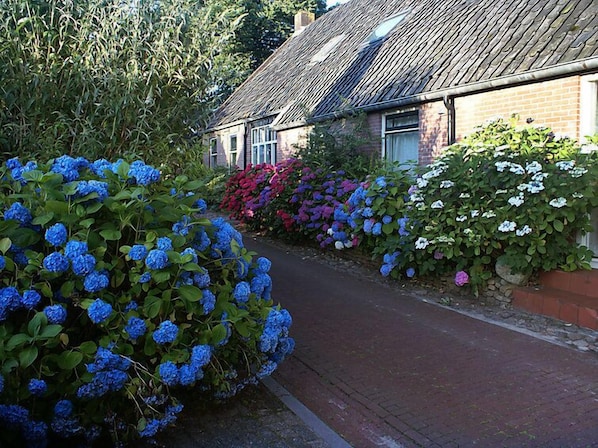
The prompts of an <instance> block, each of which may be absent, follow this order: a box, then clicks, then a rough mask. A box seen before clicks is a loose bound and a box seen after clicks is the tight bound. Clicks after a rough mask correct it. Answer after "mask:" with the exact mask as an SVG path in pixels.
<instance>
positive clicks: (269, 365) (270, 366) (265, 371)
mask: <svg viewBox="0 0 598 448" xmlns="http://www.w3.org/2000/svg"><path fill="white" fill-rule="evenodd" d="M277 367H278V364H276V363H275V362H274V361H266V362H265V363H264V364H262V366H261V367H260V370H258V372H257V373H256V376H257V378H258V379H260V380H261V379H263V378H265V377H267V376H270V375H272V374H273V373H274V371H275V370H276V368H277Z"/></svg>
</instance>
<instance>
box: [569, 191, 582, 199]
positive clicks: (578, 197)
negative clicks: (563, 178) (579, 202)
mask: <svg viewBox="0 0 598 448" xmlns="http://www.w3.org/2000/svg"><path fill="white" fill-rule="evenodd" d="M571 196H573V197H574V198H575V199H581V198H583V194H581V193H578V192H577V191H576V192H575V193H573V194H572V195H571Z"/></svg>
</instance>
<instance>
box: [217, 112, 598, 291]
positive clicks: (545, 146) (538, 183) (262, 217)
mask: <svg viewBox="0 0 598 448" xmlns="http://www.w3.org/2000/svg"><path fill="white" fill-rule="evenodd" d="M516 120H517V117H513V119H512V120H510V121H508V120H502V119H501V120H497V121H494V122H491V123H489V124H487V125H485V126H483V127H480V128H479V129H478V130H476V131H475V132H474V133H472V134H471V135H470V136H468V137H467V138H465V139H463V141H461V142H459V143H456V144H455V145H453V146H451V147H449V148H448V149H447V150H446V151H445V152H444V153H443V155H442V156H441V157H440V158H438V160H436V161H435V162H434V163H432V164H431V165H429V166H427V167H424V168H421V169H420V170H419V175H418V176H417V177H416V178H414V177H412V171H405V170H399V169H397V168H396V167H386V168H379V169H378V170H377V171H376V172H374V173H372V174H370V175H369V176H367V177H366V178H365V180H363V181H362V182H360V183H357V182H356V181H354V180H351V179H347V178H346V176H345V177H343V174H344V173H343V172H342V171H341V172H334V171H329V172H326V171H325V170H322V169H319V168H313V167H310V166H309V164H307V162H305V161H302V162H303V165H302V166H301V170H299V169H297V170H296V176H295V177H294V178H293V182H290V183H288V185H287V189H286V190H282V191H278V192H274V191H273V190H272V189H271V188H270V175H267V174H266V173H275V172H276V171H277V170H278V168H277V167H272V166H258V167H250V168H248V170H246V171H245V172H242V173H239V174H238V175H237V176H238V177H236V178H232V179H231V180H230V183H229V184H228V186H227V192H228V195H229V196H228V198H229V200H228V201H227V200H225V201H224V202H223V204H222V206H223V208H225V209H229V210H234V214H235V216H236V217H238V218H242V219H243V220H244V221H246V222H249V223H250V224H251V225H252V226H254V227H256V228H263V229H272V228H275V226H274V225H273V224H272V222H273V221H274V220H275V219H278V218H279V217H280V216H281V213H283V212H281V210H283V209H284V210H283V211H284V216H285V219H286V221H285V222H286V223H287V225H288V227H287V230H290V229H293V235H295V236H297V235H301V236H302V237H303V238H307V239H308V240H309V241H314V239H315V240H317V241H318V242H320V243H323V244H321V245H322V246H323V247H325V246H327V245H329V244H333V243H334V245H335V247H336V248H338V249H343V248H349V247H353V246H356V245H360V247H361V249H362V250H365V251H367V252H368V253H371V254H372V255H373V256H374V257H378V258H381V259H382V260H381V261H382V265H381V268H380V271H381V273H382V275H385V276H388V275H390V276H395V277H414V276H415V275H445V274H447V273H452V274H455V273H456V283H458V284H459V285H460V286H462V285H464V284H467V283H470V284H471V286H472V287H473V289H474V291H475V292H477V290H478V288H479V287H481V286H483V285H484V284H485V282H486V280H488V279H489V278H490V277H491V276H492V275H493V273H494V266H495V264H496V262H497V260H499V259H501V261H503V262H504V263H506V264H507V265H508V266H510V267H511V269H512V270H513V271H514V272H527V273H529V272H537V271H540V270H551V269H555V268H561V269H564V270H574V269H580V268H589V261H590V260H591V258H592V253H591V252H590V251H589V250H588V249H587V248H586V247H583V246H580V245H578V244H577V243H576V238H577V235H578V234H583V233H585V232H588V231H591V230H592V227H591V226H590V221H589V213H590V211H591V210H592V209H593V208H594V207H596V206H598V185H597V183H598V163H597V159H598V151H595V152H589V153H584V151H581V148H580V146H579V145H578V144H577V143H576V142H575V141H573V140H571V139H568V138H558V137H555V135H554V134H553V133H552V132H551V131H550V129H547V128H542V127H533V126H523V127H518V126H516ZM249 173H250V174H251V177H253V178H256V179H260V182H254V183H250V185H247V184H243V185H242V184H241V183H239V180H240V179H244V178H246V177H247V176H248V175H249ZM237 192H241V193H242V194H245V195H248V196H249V197H247V198H245V199H243V200H239V201H238V202H236V205H237V206H238V208H231V206H230V205H231V201H234V200H233V199H232V198H233V197H236V196H235V195H236V194H237ZM265 192H267V194H265ZM289 197H290V198H291V199H290V201H289V200H288V198H289ZM225 198H226V196H225ZM251 198H259V200H257V199H256V200H252V199H251ZM281 198H282V199H283V200H280V199H281ZM255 204H259V207H258V209H259V213H255V210H254V209H253V206H254V205H255ZM284 204H288V205H287V206H286V208H284V207H283V206H284ZM594 230H595V229H594Z"/></svg>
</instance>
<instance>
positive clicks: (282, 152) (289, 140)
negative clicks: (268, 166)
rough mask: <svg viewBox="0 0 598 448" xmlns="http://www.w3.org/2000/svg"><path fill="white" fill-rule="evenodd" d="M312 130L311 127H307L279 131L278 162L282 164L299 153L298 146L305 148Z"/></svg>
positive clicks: (277, 135)
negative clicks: (282, 161)
mask: <svg viewBox="0 0 598 448" xmlns="http://www.w3.org/2000/svg"><path fill="white" fill-rule="evenodd" d="M310 129H311V128H310V127H309V126H306V127H301V128H294V129H285V130H284V131H278V132H277V133H276V139H277V148H276V160H277V161H279V162H280V161H281V160H285V159H288V158H289V157H291V156H292V155H293V154H295V153H296V152H297V146H305V144H306V143H307V137H308V135H309V132H310Z"/></svg>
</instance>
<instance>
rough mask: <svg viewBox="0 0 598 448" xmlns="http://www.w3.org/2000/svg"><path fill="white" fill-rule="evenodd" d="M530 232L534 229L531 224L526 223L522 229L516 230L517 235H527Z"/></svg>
mask: <svg viewBox="0 0 598 448" xmlns="http://www.w3.org/2000/svg"><path fill="white" fill-rule="evenodd" d="M528 233H532V229H531V227H530V226H528V225H527V224H526V225H525V226H523V227H522V228H521V229H518V230H517V231H516V232H515V235H517V236H525V235H527V234H528Z"/></svg>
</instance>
